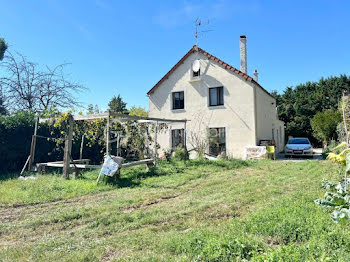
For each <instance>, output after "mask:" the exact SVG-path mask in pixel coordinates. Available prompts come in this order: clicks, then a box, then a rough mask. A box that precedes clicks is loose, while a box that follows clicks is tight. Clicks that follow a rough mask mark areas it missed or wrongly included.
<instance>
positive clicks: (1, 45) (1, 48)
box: [0, 38, 7, 61]
mask: <svg viewBox="0 0 350 262" xmlns="http://www.w3.org/2000/svg"><path fill="white" fill-rule="evenodd" d="M6 49H7V43H6V42H5V39H3V38H0V61H1V60H2V59H3V58H4V54H5V52H6Z"/></svg>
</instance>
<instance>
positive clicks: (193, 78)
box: [190, 59, 202, 82]
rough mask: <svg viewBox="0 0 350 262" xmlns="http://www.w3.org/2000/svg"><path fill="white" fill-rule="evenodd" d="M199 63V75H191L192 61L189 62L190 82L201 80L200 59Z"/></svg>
mask: <svg viewBox="0 0 350 262" xmlns="http://www.w3.org/2000/svg"><path fill="white" fill-rule="evenodd" d="M199 63H200V65H201V66H200V69H199V70H200V73H199V76H193V73H194V72H193V70H192V65H193V63H191V68H190V82H197V81H201V77H202V70H201V68H202V63H201V60H200V59H199Z"/></svg>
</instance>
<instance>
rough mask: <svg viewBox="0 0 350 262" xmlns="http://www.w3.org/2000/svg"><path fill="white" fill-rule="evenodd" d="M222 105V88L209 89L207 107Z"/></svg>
mask: <svg viewBox="0 0 350 262" xmlns="http://www.w3.org/2000/svg"><path fill="white" fill-rule="evenodd" d="M223 104H224V88H223V87H214V88H209V106H222V105H223Z"/></svg>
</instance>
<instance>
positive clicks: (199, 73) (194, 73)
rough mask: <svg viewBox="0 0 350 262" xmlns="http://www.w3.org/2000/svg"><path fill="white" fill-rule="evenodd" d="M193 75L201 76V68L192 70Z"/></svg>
mask: <svg viewBox="0 0 350 262" xmlns="http://www.w3.org/2000/svg"><path fill="white" fill-rule="evenodd" d="M192 73H193V74H192V76H193V77H200V75H201V70H200V69H199V70H198V71H197V72H194V71H192Z"/></svg>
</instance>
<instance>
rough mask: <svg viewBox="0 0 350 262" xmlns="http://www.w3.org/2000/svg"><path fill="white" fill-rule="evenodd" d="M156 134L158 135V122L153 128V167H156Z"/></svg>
mask: <svg viewBox="0 0 350 262" xmlns="http://www.w3.org/2000/svg"><path fill="white" fill-rule="evenodd" d="M157 133H158V121H157V122H156V124H155V127H154V165H155V166H156V165H157V158H158V150H157Z"/></svg>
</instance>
